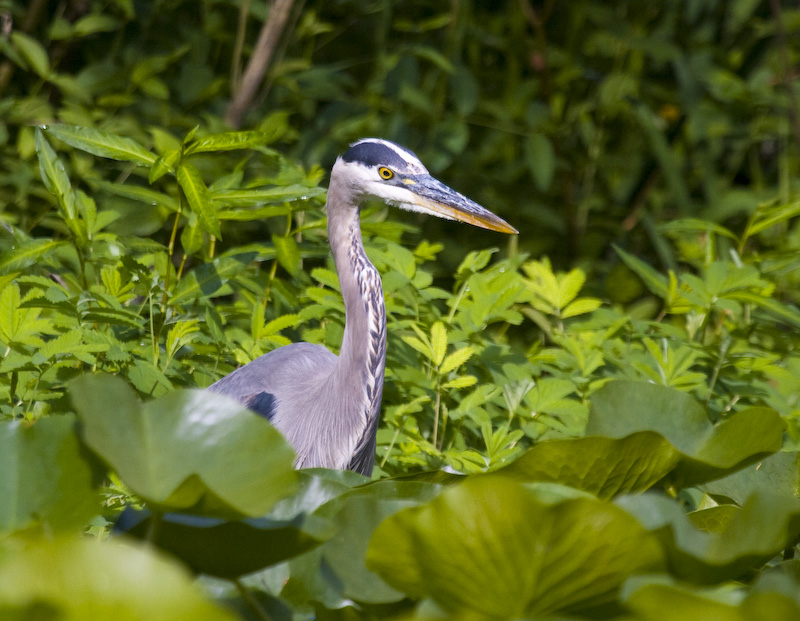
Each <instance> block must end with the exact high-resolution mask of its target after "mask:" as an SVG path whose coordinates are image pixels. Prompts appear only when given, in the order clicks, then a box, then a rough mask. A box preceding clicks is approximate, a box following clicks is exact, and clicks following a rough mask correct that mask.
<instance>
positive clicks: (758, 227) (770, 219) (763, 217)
mask: <svg viewBox="0 0 800 621" xmlns="http://www.w3.org/2000/svg"><path fill="white" fill-rule="evenodd" d="M798 214H800V201H799V202H794V203H787V204H784V205H777V206H775V207H763V208H759V209H758V210H757V211H756V212H755V213H754V214H753V217H752V219H751V221H750V222H748V223H747V229H746V230H745V238H748V237H752V236H753V235H756V234H758V233H760V232H761V231H764V230H766V229H768V228H769V227H771V226H775V225H776V224H780V223H781V222H786V221H787V220H790V219H791V218H794V217H795V216H796V215H798Z"/></svg>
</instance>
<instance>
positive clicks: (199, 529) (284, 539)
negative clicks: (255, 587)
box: [116, 511, 320, 579]
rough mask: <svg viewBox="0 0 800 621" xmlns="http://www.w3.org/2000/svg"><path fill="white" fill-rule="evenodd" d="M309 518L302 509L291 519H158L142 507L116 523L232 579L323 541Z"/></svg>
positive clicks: (211, 572) (189, 562) (202, 570)
mask: <svg viewBox="0 0 800 621" xmlns="http://www.w3.org/2000/svg"><path fill="white" fill-rule="evenodd" d="M305 518H306V516H305V515H302V514H298V515H296V516H294V518H293V519H290V520H286V519H274V518H270V517H258V518H248V519H245V520H224V519H221V518H215V517H207V516H201V515H190V514H185V513H167V514H166V515H164V516H161V517H159V519H158V522H157V524H156V525H154V524H153V517H152V514H151V512H150V511H138V512H129V513H126V514H125V515H123V516H122V518H121V519H120V521H119V522H118V523H117V526H116V528H118V529H120V530H122V531H123V532H124V533H125V534H126V535H129V536H133V537H137V538H140V539H148V538H149V543H152V544H154V545H156V546H158V547H159V548H161V549H162V550H164V551H166V552H169V553H170V554H171V555H173V556H175V557H177V558H179V559H180V560H181V561H182V562H184V563H186V565H188V566H189V567H190V568H191V569H192V570H193V571H195V572H197V573H203V574H208V575H210V576H218V577H220V578H228V579H231V578H237V577H239V576H242V575H244V574H249V573H253V572H254V571H258V570H260V569H263V568H264V567H268V566H269V565H274V564H275V563H280V562H282V561H285V560H287V559H290V558H292V557H294V556H297V555H299V554H303V553H304V552H307V551H308V550H310V549H312V548H314V547H315V546H317V545H319V543H320V541H319V540H318V539H317V538H315V537H314V536H313V535H312V534H309V533H307V532H306V531H305V530H304V529H303V525H304V521H305ZM153 532H155V536H153V535H152V533H153Z"/></svg>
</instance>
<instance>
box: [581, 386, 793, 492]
mask: <svg viewBox="0 0 800 621" xmlns="http://www.w3.org/2000/svg"><path fill="white" fill-rule="evenodd" d="M784 428H785V426H784V423H783V421H782V419H781V417H780V416H779V415H778V413H777V412H775V411H774V410H771V409H769V408H749V409H747V410H743V411H741V412H737V413H734V414H732V415H731V416H730V417H729V418H727V419H725V420H723V421H722V422H721V423H719V424H718V425H712V424H711V423H710V422H709V421H708V418H707V416H706V414H705V411H704V410H703V407H702V406H701V405H700V404H699V403H698V402H697V401H695V400H694V399H693V398H692V397H691V396H689V395H688V394H686V393H682V392H680V391H678V390H675V389H673V388H667V387H665V386H658V385H656V384H650V383H644V382H628V381H614V382H609V383H608V384H606V385H605V386H604V387H603V388H601V389H600V390H599V391H597V392H596V393H595V394H594V395H593V396H592V404H591V409H590V413H589V423H588V425H587V428H586V433H587V434H588V435H602V436H608V437H611V438H624V437H626V436H628V435H630V434H631V433H634V432H637V431H654V432H656V433H658V434H660V435H661V436H663V437H664V438H665V439H666V440H667V441H668V442H669V443H670V444H672V446H674V447H675V448H676V449H677V450H679V451H680V452H681V453H682V454H683V458H682V459H681V463H680V464H679V465H678V466H677V467H676V468H675V470H674V471H673V473H672V475H671V476H672V478H673V482H674V483H675V484H676V485H679V486H682V487H686V486H689V485H693V484H697V483H700V482H703V481H710V480H713V479H715V478H720V477H722V476H725V475H726V474H729V473H731V472H733V471H735V470H737V469H739V468H742V467H744V466H745V465H747V464H748V463H752V462H753V461H756V460H758V459H760V458H763V457H765V456H766V455H769V454H771V453H774V452H776V451H778V450H780V448H781V445H782V441H783V433H784Z"/></svg>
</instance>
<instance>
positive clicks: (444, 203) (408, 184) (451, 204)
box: [401, 175, 519, 235]
mask: <svg viewBox="0 0 800 621" xmlns="http://www.w3.org/2000/svg"><path fill="white" fill-rule="evenodd" d="M401 181H402V183H403V186H404V187H405V189H407V190H409V191H410V192H411V193H412V194H413V195H414V196H413V198H412V202H413V204H414V205H415V206H417V207H419V208H420V210H421V211H424V212H427V213H431V214H433V215H436V216H439V217H440V218H447V219H450V220H459V221H461V222H467V223H468V224H472V225H473V226H478V227H480V228H482V229H489V230H490V231H499V232H500V233H511V234H514V235H516V234H518V233H519V231H518V230H517V229H515V228H514V227H513V226H511V225H510V224H509V223H508V222H506V221H505V220H503V219H502V218H499V217H497V216H496V215H494V214H493V213H492V212H491V211H489V210H488V209H484V208H483V207H481V206H480V205H478V203H476V202H474V201H471V200H470V199H468V198H467V197H466V196H464V195H463V194H459V193H458V192H456V191H455V190H453V189H452V188H449V187H447V186H446V185H445V184H444V183H442V182H441V181H439V180H438V179H435V178H433V177H431V176H430V175H409V176H407V177H402V178H401Z"/></svg>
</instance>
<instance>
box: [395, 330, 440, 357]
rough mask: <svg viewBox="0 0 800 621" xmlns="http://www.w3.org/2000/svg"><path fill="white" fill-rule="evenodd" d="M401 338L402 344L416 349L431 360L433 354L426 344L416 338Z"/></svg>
mask: <svg viewBox="0 0 800 621" xmlns="http://www.w3.org/2000/svg"><path fill="white" fill-rule="evenodd" d="M402 338H403V342H404V343H406V344H408V345H411V347H413V348H414V349H416V350H417V351H418V352H419V353H421V354H422V355H423V356H425V357H426V358H428V359H431V358H432V355H433V354H432V352H431V348H430V346H428V345H427V344H425V343H423V342H422V341H421V340H420V339H418V338H417V337H416V336H403V337H402Z"/></svg>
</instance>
